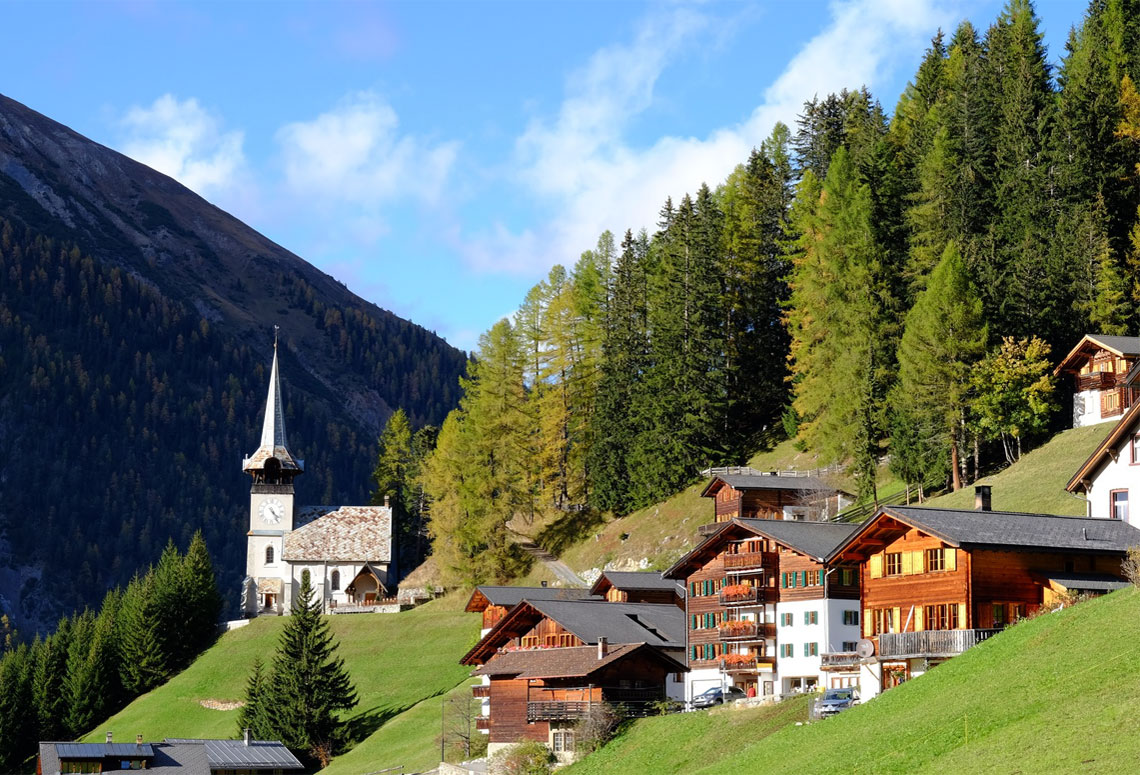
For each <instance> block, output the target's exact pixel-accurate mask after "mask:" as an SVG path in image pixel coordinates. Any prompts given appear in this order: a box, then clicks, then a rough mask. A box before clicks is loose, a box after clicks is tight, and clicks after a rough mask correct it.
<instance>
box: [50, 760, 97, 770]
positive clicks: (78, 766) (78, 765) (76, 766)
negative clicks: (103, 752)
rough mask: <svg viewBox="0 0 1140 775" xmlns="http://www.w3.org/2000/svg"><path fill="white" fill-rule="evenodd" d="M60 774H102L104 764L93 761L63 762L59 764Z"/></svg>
mask: <svg viewBox="0 0 1140 775" xmlns="http://www.w3.org/2000/svg"><path fill="white" fill-rule="evenodd" d="M59 771H60V772H102V771H103V763H102V762H91V761H87V762H84V761H61V762H60V763H59Z"/></svg>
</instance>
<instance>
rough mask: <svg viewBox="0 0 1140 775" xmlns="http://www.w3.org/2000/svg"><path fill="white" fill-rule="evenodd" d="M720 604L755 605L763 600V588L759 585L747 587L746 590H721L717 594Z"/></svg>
mask: <svg viewBox="0 0 1140 775" xmlns="http://www.w3.org/2000/svg"><path fill="white" fill-rule="evenodd" d="M719 598H720V604H721V605H722V606H735V605H757V604H759V603H763V602H764V590H762V589H760V588H759V587H749V588H748V590H747V591H735V592H728V593H727V594H726V593H725V592H724V590H721V593H720V595H719Z"/></svg>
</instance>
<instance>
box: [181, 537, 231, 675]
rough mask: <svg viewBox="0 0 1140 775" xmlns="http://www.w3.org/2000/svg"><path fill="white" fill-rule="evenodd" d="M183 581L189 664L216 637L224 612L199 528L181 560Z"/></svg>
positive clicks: (212, 566) (204, 540)
mask: <svg viewBox="0 0 1140 775" xmlns="http://www.w3.org/2000/svg"><path fill="white" fill-rule="evenodd" d="M182 581H183V584H182V587H183V593H182V595H183V596H182V608H183V610H184V611H185V619H184V620H185V624H186V629H185V632H184V634H183V638H184V640H185V651H186V654H187V655H188V657H189V659H187V660H186V664H187V665H188V664H189V663H190V662H191V661H193V659H194V658H195V657H196V656H198V655H199V654H201V653H202V652H203V651H205V650H206V649H207V648H209V646H210V645H211V644H212V643H213V642H214V641H215V640H216V639H217V634H218V621H219V620H220V619H221V615H222V596H221V594H219V592H218V583H217V579H216V577H215V576H214V564H213V562H212V561H211V559H210V552H209V550H208V549H207V548H206V539H205V538H203V536H202V531H200V530H198V531H196V532H195V533H194V536H193V537H192V538H191V539H190V546H189V547H188V548H187V549H186V555H185V557H184V558H183V560H182Z"/></svg>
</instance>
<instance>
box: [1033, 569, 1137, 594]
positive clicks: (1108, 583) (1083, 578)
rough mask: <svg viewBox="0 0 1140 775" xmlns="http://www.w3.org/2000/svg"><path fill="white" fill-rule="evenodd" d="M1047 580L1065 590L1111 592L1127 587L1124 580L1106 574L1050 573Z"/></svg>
mask: <svg viewBox="0 0 1140 775" xmlns="http://www.w3.org/2000/svg"><path fill="white" fill-rule="evenodd" d="M1048 579H1049V580H1050V581H1055V582H1057V583H1058V584H1060V585H1061V586H1062V587H1064V588H1065V589H1087V590H1089V591H1090V592H1112V591H1113V590H1117V589H1124V588H1125V587H1127V586H1128V585H1129V583H1128V582H1127V581H1125V580H1124V579H1118V578H1117V577H1116V576H1109V575H1108V574H1107V573H1050V574H1049V575H1048Z"/></svg>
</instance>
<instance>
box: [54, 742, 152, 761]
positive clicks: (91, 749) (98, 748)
mask: <svg viewBox="0 0 1140 775" xmlns="http://www.w3.org/2000/svg"><path fill="white" fill-rule="evenodd" d="M55 751H56V754H57V755H58V756H59V758H61V759H93V758H96V757H100V756H110V757H114V758H122V759H139V758H146V759H149V758H150V757H152V756H154V749H153V748H152V747H151V744H150V743H143V744H142V745H136V744H135V743H56V744H55Z"/></svg>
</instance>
